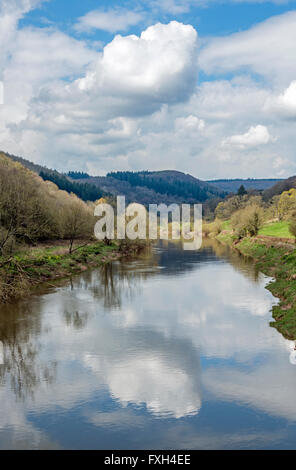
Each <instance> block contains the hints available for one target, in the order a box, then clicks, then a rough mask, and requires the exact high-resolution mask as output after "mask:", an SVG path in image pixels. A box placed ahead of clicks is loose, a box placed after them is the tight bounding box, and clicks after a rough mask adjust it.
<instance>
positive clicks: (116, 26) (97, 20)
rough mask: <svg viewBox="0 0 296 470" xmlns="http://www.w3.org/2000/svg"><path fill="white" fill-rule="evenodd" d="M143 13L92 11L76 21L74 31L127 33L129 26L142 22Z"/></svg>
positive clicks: (119, 10)
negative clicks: (98, 30)
mask: <svg viewBox="0 0 296 470" xmlns="http://www.w3.org/2000/svg"><path fill="white" fill-rule="evenodd" d="M143 17H144V15H143V13H139V12H135V11H129V10H125V9H113V10H111V9H110V10H93V11H90V12H88V13H87V14H86V15H84V16H82V17H81V18H79V19H78V23H77V24H76V25H75V29H76V30H77V31H79V32H85V31H86V32H89V31H92V30H96V29H101V30H104V31H108V32H110V33H115V32H117V31H127V30H128V29H129V28H130V27H131V26H134V25H136V24H138V23H140V22H141V21H142V20H143Z"/></svg>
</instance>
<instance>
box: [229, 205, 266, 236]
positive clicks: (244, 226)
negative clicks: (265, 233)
mask: <svg viewBox="0 0 296 470" xmlns="http://www.w3.org/2000/svg"><path fill="white" fill-rule="evenodd" d="M263 221H264V212H263V209H262V207H260V206H259V205H258V204H252V205H250V206H247V207H245V208H244V209H241V210H239V211H237V212H235V213H234V214H233V216H232V218H231V225H232V227H233V228H234V231H235V234H236V235H237V237H238V238H243V237H245V236H247V235H249V236H251V237H254V236H256V235H257V234H258V232H259V230H260V228H261V227H262V225H263Z"/></svg>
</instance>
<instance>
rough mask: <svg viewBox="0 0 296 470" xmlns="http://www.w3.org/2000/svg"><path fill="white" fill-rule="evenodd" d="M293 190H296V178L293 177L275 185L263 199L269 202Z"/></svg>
mask: <svg viewBox="0 0 296 470" xmlns="http://www.w3.org/2000/svg"><path fill="white" fill-rule="evenodd" d="M291 188H296V176H291V177H290V178H287V179H285V180H281V181H279V182H278V183H276V184H274V185H273V186H272V187H271V188H268V189H266V190H265V191H264V193H263V199H264V200H265V201H268V200H269V199H271V198H272V197H273V196H277V195H279V194H281V193H282V192H283V191H288V190H289V189H291Z"/></svg>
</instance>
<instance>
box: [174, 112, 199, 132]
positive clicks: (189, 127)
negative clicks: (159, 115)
mask: <svg viewBox="0 0 296 470" xmlns="http://www.w3.org/2000/svg"><path fill="white" fill-rule="evenodd" d="M204 127H205V121H204V120H203V119H199V118H198V117H197V116H194V115H192V114H190V116H187V117H179V118H176V119H175V128H176V130H177V131H182V130H185V131H202V130H203V129H204Z"/></svg>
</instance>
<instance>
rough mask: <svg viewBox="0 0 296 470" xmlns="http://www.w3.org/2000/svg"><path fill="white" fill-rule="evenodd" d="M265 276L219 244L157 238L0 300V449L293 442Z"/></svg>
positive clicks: (295, 368)
mask: <svg viewBox="0 0 296 470" xmlns="http://www.w3.org/2000/svg"><path fill="white" fill-rule="evenodd" d="M269 281H270V279H268V278H267V277H266V276H264V275H263V274H261V273H259V272H258V271H257V270H256V268H255V266H254V264H253V263H252V262H251V261H249V260H247V259H245V258H244V257H242V256H239V255H238V254H236V253H234V252H231V251H230V250H228V249H227V248H225V247H223V246H222V245H219V244H218V243H214V242H210V241H205V242H204V245H203V248H202V249H201V250H199V251H197V252H190V251H183V249H182V246H180V245H178V244H169V245H161V244H160V245H159V246H155V247H154V248H153V249H152V251H151V252H147V253H145V254H143V255H142V256H141V257H139V258H138V259H136V260H122V261H116V262H114V263H112V264H109V265H105V266H103V267H101V268H99V269H94V270H90V271H86V272H84V273H83V274H81V275H79V276H76V277H74V278H73V279H70V280H67V281H63V282H59V283H57V284H56V285H54V286H50V287H49V286H47V287H44V286H41V287H39V288H38V289H36V290H35V291H34V294H33V295H32V296H30V297H29V298H27V299H25V300H20V301H18V302H14V303H12V304H9V305H2V306H1V307H0V448H1V449H249V448H251V449H293V448H295V443H296V405H295V392H296V365H295V363H296V352H295V351H294V342H291V341H287V340H285V339H284V338H283V337H282V336H281V335H280V334H279V333H278V332H277V331H276V330H275V329H274V328H271V327H270V326H269V322H270V321H271V312H270V310H271V308H272V305H274V304H275V303H276V302H277V300H276V299H275V298H274V297H273V296H272V295H271V293H270V292H269V291H268V290H266V289H265V285H266V284H267V283H268V282H269Z"/></svg>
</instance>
